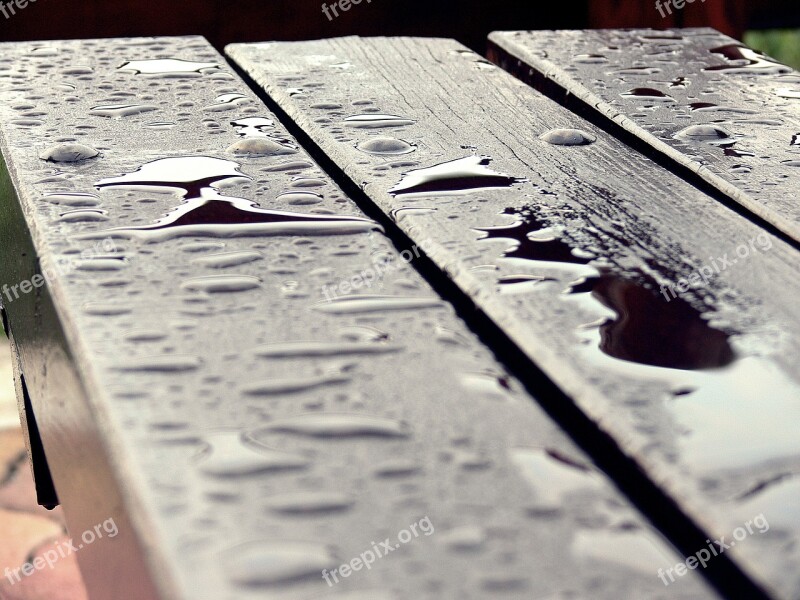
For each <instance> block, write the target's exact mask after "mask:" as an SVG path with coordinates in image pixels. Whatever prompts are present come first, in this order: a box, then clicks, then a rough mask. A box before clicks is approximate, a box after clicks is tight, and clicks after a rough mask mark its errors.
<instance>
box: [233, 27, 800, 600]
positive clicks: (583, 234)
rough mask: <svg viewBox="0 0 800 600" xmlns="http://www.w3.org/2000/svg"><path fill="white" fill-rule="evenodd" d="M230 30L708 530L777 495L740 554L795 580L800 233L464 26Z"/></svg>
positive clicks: (406, 225) (284, 101)
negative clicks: (297, 32)
mask: <svg viewBox="0 0 800 600" xmlns="http://www.w3.org/2000/svg"><path fill="white" fill-rule="evenodd" d="M227 52H228V54H229V55H230V56H231V57H232V58H233V59H234V60H235V61H236V62H237V63H238V64H239V65H240V66H241V67H242V68H243V69H244V70H245V71H246V72H247V73H249V74H250V76H251V77H252V78H253V79H254V80H255V82H257V83H258V84H259V85H261V86H263V87H264V89H265V90H266V92H267V94H268V95H269V96H270V97H271V98H272V99H273V100H274V101H275V102H276V103H277V104H278V105H279V106H280V107H281V108H282V109H283V110H284V111H286V113H287V115H288V118H290V119H291V120H292V121H294V122H295V123H296V124H297V126H298V127H299V128H301V129H302V130H303V131H304V132H305V133H306V134H307V135H308V136H309V137H310V139H312V140H313V142H314V143H316V144H317V145H318V147H319V149H320V151H321V152H324V154H326V155H327V156H328V157H329V158H330V160H331V161H332V162H333V163H334V164H335V165H336V167H338V168H339V169H340V170H341V171H342V173H343V175H342V176H343V177H346V178H347V179H348V180H349V181H350V182H351V183H352V184H357V185H358V186H359V187H360V188H361V189H362V190H363V196H362V201H363V202H373V203H374V204H376V205H377V206H378V207H380V208H381V209H382V210H383V211H384V212H385V213H386V214H387V215H390V216H392V217H393V218H394V219H395V220H396V223H397V225H398V226H399V227H400V228H401V229H402V230H403V231H405V232H406V233H408V235H409V236H410V237H412V238H413V239H415V240H416V241H417V242H418V243H420V244H421V245H422V246H423V247H424V248H425V250H426V252H427V254H428V256H429V257H430V258H431V259H432V260H433V261H434V262H435V263H436V264H437V265H438V266H439V267H440V269H441V270H442V271H444V272H446V273H447V274H448V275H449V277H451V278H452V279H453V281H454V282H455V283H456V284H457V285H458V286H459V287H460V289H461V290H463V294H464V295H465V296H467V297H469V298H470V299H472V300H473V301H474V302H475V303H476V304H477V306H478V307H479V308H480V309H482V310H483V311H484V312H485V313H486V314H487V315H488V316H489V317H490V318H491V319H492V320H493V321H494V323H496V324H497V325H498V326H499V327H500V328H502V330H503V331H504V332H505V335H506V336H507V338H508V339H510V340H513V342H514V343H515V344H516V346H517V348H519V349H520V350H521V351H522V352H524V353H525V355H526V356H527V357H529V359H530V362H528V363H527V364H529V365H530V364H531V363H535V364H536V365H538V366H539V367H540V368H541V369H542V370H543V371H544V372H545V373H547V375H548V376H549V377H550V378H551V379H552V381H554V382H555V383H557V384H558V385H559V386H560V387H561V388H562V389H563V390H564V391H566V392H567V393H568V394H569V395H570V396H571V397H572V398H574V400H575V402H576V403H577V405H578V406H579V407H580V408H581V409H582V410H583V411H585V413H586V414H588V415H589V416H590V417H591V418H592V419H593V420H594V421H596V422H597V424H598V425H599V426H600V427H601V428H602V429H603V430H604V431H606V432H608V433H609V434H611V436H612V437H614V438H615V439H616V441H617V442H618V443H619V445H620V446H621V448H622V449H623V450H624V451H625V452H626V453H627V454H628V455H629V456H630V457H632V458H633V459H634V460H635V461H636V462H638V464H639V465H640V466H641V467H642V468H643V469H644V470H645V472H646V473H648V474H649V476H650V477H651V478H652V479H653V480H654V481H655V482H657V483H658V485H659V486H661V487H662V489H663V490H665V492H666V493H668V494H669V495H670V496H671V497H672V498H674V499H675V501H676V502H677V503H678V504H679V505H680V506H681V507H682V508H683V510H684V511H685V513H686V514H687V515H689V516H690V517H691V519H693V520H694V521H695V522H697V523H700V524H701V525H702V526H703V528H704V529H705V531H706V532H707V533H708V534H709V535H710V536H713V537H714V538H715V539H718V538H719V536H721V535H725V536H727V538H728V539H730V535H731V533H730V532H731V531H733V530H734V529H735V528H736V527H738V526H739V525H741V523H742V522H745V521H746V520H748V519H751V518H752V517H753V516H754V515H757V514H760V513H762V512H763V513H764V514H765V515H767V516H769V515H772V518H773V519H775V523H774V525H773V527H774V529H773V531H774V532H775V533H773V534H772V535H769V534H765V535H759V536H755V537H752V538H748V539H747V541H746V542H742V543H739V544H737V545H736V546H735V548H732V551H731V553H730V556H734V557H735V558H736V560H737V561H738V562H739V564H741V565H742V566H743V568H745V569H746V570H747V572H748V573H750V574H751V575H752V577H754V578H755V579H757V580H759V581H761V582H763V583H764V584H765V585H767V586H769V587H770V589H771V590H772V591H773V593H774V594H775V595H776V596H782V597H795V596H796V595H797V593H798V592H799V591H800V581H798V579H797V576H796V575H795V574H794V571H793V567H792V566H793V565H795V564H796V563H797V560H798V557H799V556H800V555H798V554H797V550H796V549H795V550H792V549H791V548H792V547H794V548H797V547H798V545H797V543H796V542H797V540H798V538H800V528H799V527H798V521H797V519H795V518H793V517H792V516H791V515H796V514H797V509H798V497H797V496H796V495H795V496H792V494H794V493H795V491H796V489H797V485H798V484H800V477H798V472H800V437H798V435H797V425H796V419H795V418H794V416H791V417H790V416H789V415H797V416H800V394H799V393H798V391H799V390H800V386H798V379H800V373H798V365H797V361H796V358H795V357H796V356H797V355H798V350H799V349H798V344H799V342H798V339H800V338H799V337H798V335H797V332H798V323H800V306H798V303H797V302H796V297H797V295H798V290H797V286H798V265H800V260H798V252H797V250H795V249H794V248H792V247H790V246H789V245H788V244H787V243H784V242H783V241H781V240H779V239H776V238H775V237H773V236H771V235H769V234H767V233H766V232H765V231H763V230H762V229H760V228H759V227H757V226H755V225H753V224H752V223H750V222H749V221H748V220H746V219H744V218H742V217H740V216H739V215H737V214H735V213H734V212H732V211H731V210H729V209H728V208H725V207H724V206H722V205H721V204H720V203H719V202H717V201H715V200H714V199H713V198H711V197H709V196H706V195H705V194H703V193H701V192H700V191H698V190H697V189H696V188H694V187H692V186H691V185H689V184H687V183H686V182H684V181H683V180H681V179H680V178H679V177H677V176H675V175H673V174H671V173H670V172H668V171H666V170H664V169H661V168H659V167H658V166H657V165H655V164H654V163H653V162H651V161H650V160H648V159H647V158H645V157H644V156H641V155H639V154H637V153H635V152H633V151H631V150H630V149H629V148H628V147H626V146H625V145H624V144H622V143H621V142H619V141H618V140H617V139H615V138H613V137H611V136H609V135H607V134H606V133H604V132H603V131H602V130H600V129H598V128H597V127H594V126H593V125H592V124H590V123H589V122H587V121H585V120H583V119H582V118H580V117H578V116H576V115H574V114H572V113H570V112H568V111H567V110H565V109H563V108H562V107H560V106H558V105H557V104H556V103H554V102H553V101H551V100H548V99H547V98H545V97H543V96H542V95H540V94H539V93H537V92H535V91H534V90H532V89H530V88H529V87H528V86H526V85H524V84H522V83H521V82H519V81H518V80H516V79H514V78H513V77H511V76H510V75H508V74H507V73H505V72H503V71H501V70H500V69H497V68H494V67H493V66H492V65H490V64H488V63H487V62H486V61H485V60H484V59H482V58H481V57H479V56H478V55H475V54H473V53H471V52H469V51H467V50H466V49H465V48H463V47H462V46H460V45H459V44H457V43H455V42H453V41H448V40H427V39H408V38H406V39H385V38H374V39H359V38H343V39H338V40H323V41H315V42H303V43H265V44H236V45H232V46H229V47H228V49H227ZM585 142H591V143H585ZM569 144H575V145H569ZM581 144H583V145H581ZM387 221H388V219H387ZM709 224H713V226H712V227H710V226H709ZM751 240H752V244H753V245H752V246H751V245H750V243H749V242H750V241H751ZM742 244H744V245H745V248H744V250H742V249H741V248H740V246H741V245H742ZM759 244H760V245H759ZM748 248H749V249H748ZM759 248H760V249H759ZM737 249H738V251H739V252H740V253H741V254H742V255H743V256H737V255H736V252H737ZM723 259H724V260H723ZM732 261H736V262H732ZM684 279H685V280H686V282H684ZM689 282H691V283H689ZM676 288H677V289H678V290H679V291H678V292H673V290H675V289H676ZM673 293H674V297H673ZM505 343H506V341H505V340H504V339H503V338H499V339H498V340H497V344H496V347H498V348H502V346H503V344H505ZM530 368H532V367H530ZM778 532H780V533H778ZM790 540H792V541H790Z"/></svg>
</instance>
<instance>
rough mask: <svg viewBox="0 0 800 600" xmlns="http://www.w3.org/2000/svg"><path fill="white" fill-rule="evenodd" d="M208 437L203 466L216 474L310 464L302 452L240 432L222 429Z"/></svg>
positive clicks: (255, 472)
mask: <svg viewBox="0 0 800 600" xmlns="http://www.w3.org/2000/svg"><path fill="white" fill-rule="evenodd" d="M204 440H205V442H206V444H207V446H206V448H205V450H203V452H202V453H201V454H200V455H199V456H198V462H199V468H200V471H201V472H202V473H204V474H205V475H210V476H213V477H246V476H251V475H258V474H261V473H274V472H278V471H287V470H295V469H304V468H306V467H307V466H308V465H309V464H310V463H309V461H308V459H306V458H304V457H302V456H299V455H296V454H290V453H288V452H280V451H278V450H273V449H271V448H268V447H266V446H263V445H261V444H257V443H255V442H252V441H250V440H248V439H247V438H246V437H243V436H242V435H241V434H239V433H238V432H220V433H217V434H213V435H209V436H207V437H206V438H204Z"/></svg>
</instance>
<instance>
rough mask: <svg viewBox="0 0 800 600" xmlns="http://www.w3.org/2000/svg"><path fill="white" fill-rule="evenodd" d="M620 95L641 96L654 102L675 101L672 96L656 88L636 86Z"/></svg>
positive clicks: (627, 96)
mask: <svg viewBox="0 0 800 600" xmlns="http://www.w3.org/2000/svg"><path fill="white" fill-rule="evenodd" d="M620 95H621V96H623V97H625V98H640V99H642V100H650V101H654V102H675V99H674V98H673V97H672V96H670V95H669V94H666V93H664V92H662V91H661V90H656V89H654V88H634V89H632V90H629V91H627V92H623V93H622V94H620Z"/></svg>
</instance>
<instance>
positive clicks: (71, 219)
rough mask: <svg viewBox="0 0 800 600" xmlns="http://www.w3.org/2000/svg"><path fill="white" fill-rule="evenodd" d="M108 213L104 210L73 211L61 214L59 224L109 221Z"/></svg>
mask: <svg viewBox="0 0 800 600" xmlns="http://www.w3.org/2000/svg"><path fill="white" fill-rule="evenodd" d="M107 215H108V213H107V212H106V211H104V210H71V211H68V212H65V213H61V215H60V217H59V219H58V222H59V223H97V222H102V221H108V216H107Z"/></svg>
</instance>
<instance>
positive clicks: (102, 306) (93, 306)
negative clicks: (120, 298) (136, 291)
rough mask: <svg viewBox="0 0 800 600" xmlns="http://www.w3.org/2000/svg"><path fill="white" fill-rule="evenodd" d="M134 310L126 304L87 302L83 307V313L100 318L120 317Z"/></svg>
mask: <svg viewBox="0 0 800 600" xmlns="http://www.w3.org/2000/svg"><path fill="white" fill-rule="evenodd" d="M132 311H133V309H132V308H131V307H130V306H127V305H124V304H106V303H104V302H87V303H86V304H84V305H83V312H85V313H86V314H87V315H94V316H98V317H118V316H120V315H127V314H130V313H131V312H132Z"/></svg>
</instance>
